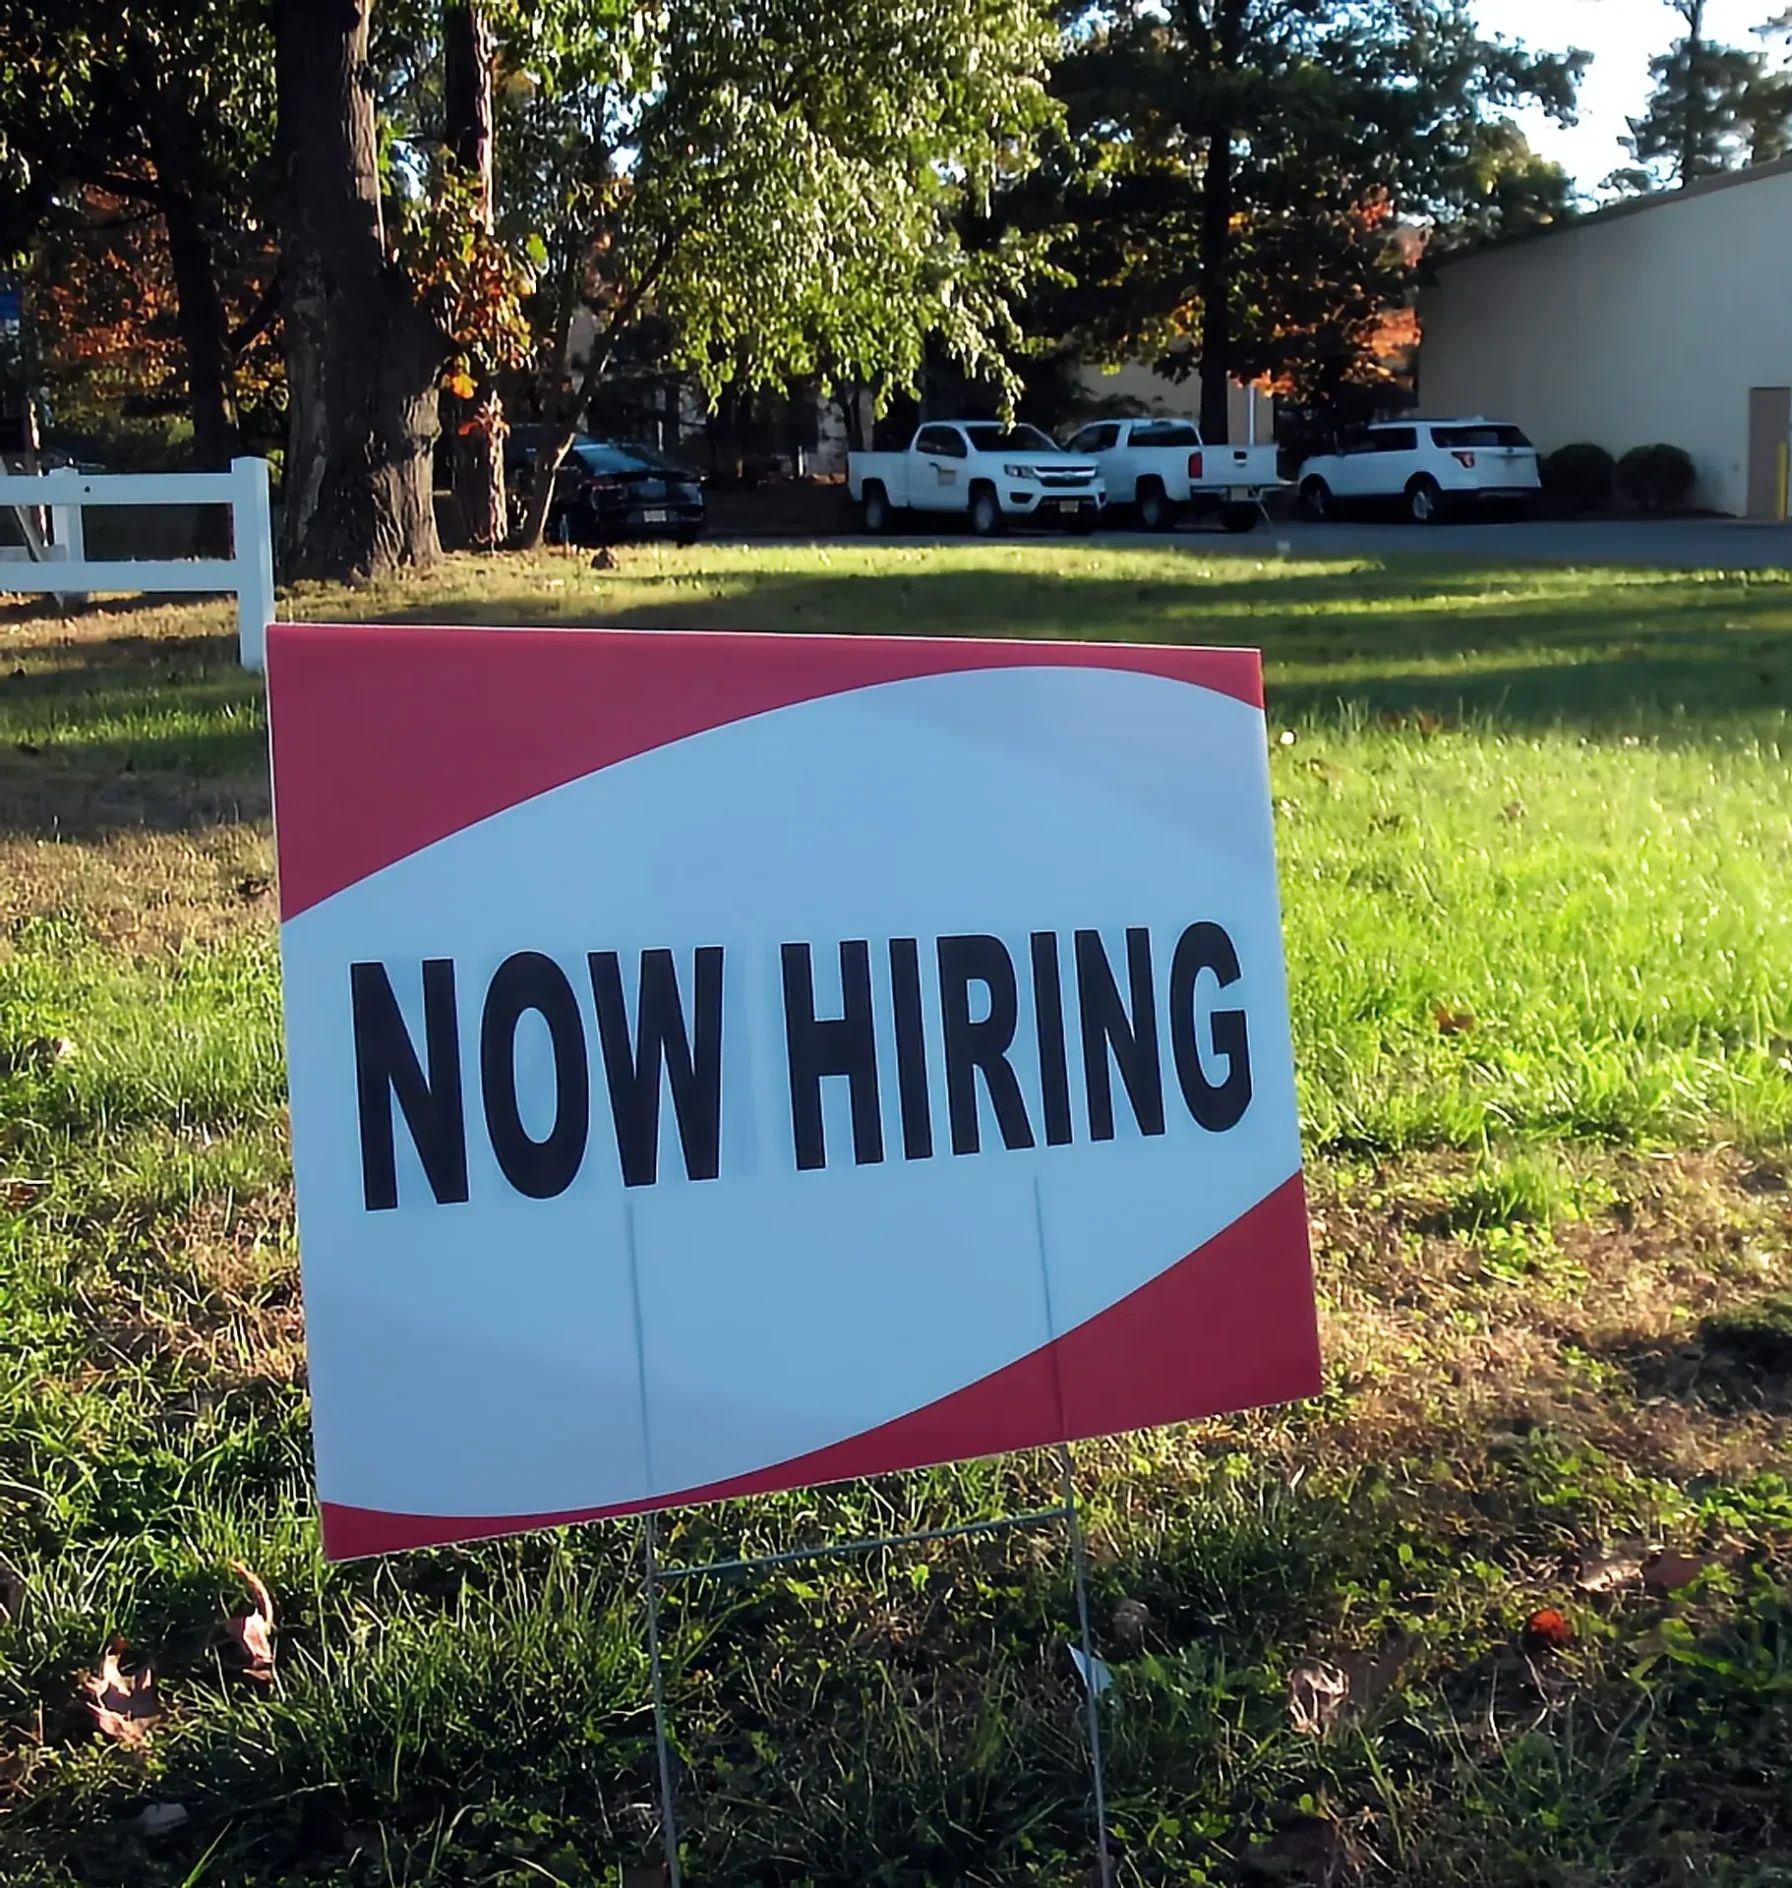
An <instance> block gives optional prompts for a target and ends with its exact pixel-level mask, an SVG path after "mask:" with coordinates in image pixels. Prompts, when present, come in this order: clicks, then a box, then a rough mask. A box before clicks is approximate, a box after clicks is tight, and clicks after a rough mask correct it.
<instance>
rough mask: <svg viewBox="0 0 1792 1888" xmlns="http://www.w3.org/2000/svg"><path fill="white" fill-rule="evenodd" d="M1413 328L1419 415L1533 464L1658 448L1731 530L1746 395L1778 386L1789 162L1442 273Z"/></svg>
mask: <svg viewBox="0 0 1792 1888" xmlns="http://www.w3.org/2000/svg"><path fill="white" fill-rule="evenodd" d="M1419 314H1420V321H1421V325H1422V329H1423V340H1422V342H1421V345H1420V350H1419V399H1420V405H1421V408H1422V410H1423V411H1425V412H1427V413H1437V414H1458V413H1461V414H1484V415H1486V416H1487V417H1489V418H1495V419H1509V420H1515V421H1516V422H1517V423H1518V424H1519V425H1520V426H1522V427H1523V428H1524V429H1525V431H1526V432H1528V433H1529V434H1530V435H1531V437H1532V438H1533V439H1534V440H1535V441H1536V442H1537V444H1538V445H1539V446H1540V447H1542V448H1543V449H1544V450H1545V451H1553V450H1554V449H1555V448H1556V447H1557V446H1564V445H1567V444H1569V443H1570V442H1573V441H1579V440H1587V441H1591V442H1592V443H1594V444H1596V445H1600V446H1604V447H1605V448H1606V450H1607V451H1608V452H1611V453H1613V454H1621V453H1623V452H1625V451H1627V450H1628V449H1629V448H1630V447H1632V446H1643V445H1650V444H1653V443H1654V442H1656V441H1666V442H1667V443H1668V444H1670V445H1675V446H1681V447H1684V448H1685V450H1686V451H1687V452H1689V453H1690V454H1691V455H1692V459H1693V464H1694V466H1695V467H1696V468H1697V471H1698V487H1697V491H1696V494H1695V497H1696V499H1697V501H1698V502H1699V503H1701V504H1705V505H1709V506H1711V507H1712V508H1713V509H1715V510H1718V511H1727V512H1735V513H1738V514H1740V513H1741V512H1743V511H1744V510H1745V509H1746V503H1747V499H1746V480H1747V454H1748V390H1749V388H1750V387H1767V386H1786V385H1788V384H1792V162H1781V163H1778V164H1772V165H1765V166H1763V167H1762V168H1761V170H1760V171H1759V172H1758V173H1756V174H1754V175H1749V176H1745V177H1741V178H1736V179H1716V180H1712V181H1710V182H1706V183H1703V184H1698V185H1694V186H1693V188H1692V189H1690V190H1688V191H1684V192H1680V193H1677V194H1676V195H1675V197H1674V198H1673V199H1672V200H1671V201H1668V202H1664V203H1655V204H1650V205H1648V206H1647V207H1640V206H1639V207H1636V208H1630V207H1626V208H1624V209H1621V210H1619V211H1616V212H1607V213H1605V214H1603V215H1600V216H1596V217H1593V218H1590V219H1589V220H1588V221H1587V222H1585V223H1582V224H1579V225H1576V226H1571V227H1569V228H1566V229H1562V230H1558V231H1554V232H1552V233H1551V234H1549V235H1546V236H1538V237H1534V238H1531V239H1528V240H1526V241H1523V242H1518V243H1514V244H1512V245H1510V246H1509V247H1506V248H1500V249H1492V250H1488V251H1486V252H1485V253H1483V254H1481V255H1478V256H1470V257H1466V258H1465V259H1463V260H1462V261H1460V262H1453V263H1449V264H1447V265H1445V266H1444V267H1443V268H1441V269H1440V270H1439V272H1438V280H1437V285H1436V286H1435V287H1434V288H1431V289H1429V290H1427V291H1426V292H1425V293H1424V294H1423V295H1422V296H1421V298H1420V303H1419Z"/></svg>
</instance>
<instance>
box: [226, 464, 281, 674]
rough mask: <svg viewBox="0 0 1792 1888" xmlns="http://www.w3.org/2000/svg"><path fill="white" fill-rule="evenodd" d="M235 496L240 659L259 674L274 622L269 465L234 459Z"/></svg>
mask: <svg viewBox="0 0 1792 1888" xmlns="http://www.w3.org/2000/svg"><path fill="white" fill-rule="evenodd" d="M230 470H231V472H232V473H233V474H234V475H235V478H236V492H235V495H234V496H233V498H232V500H231V505H230V550H231V556H232V558H233V559H234V560H235V563H236V628H237V649H238V657H239V660H240V661H241V662H242V665H243V667H244V668H245V669H251V670H253V671H255V672H256V673H257V674H259V673H260V672H261V671H262V670H263V669H265V668H266V667H267V661H268V625H269V624H270V623H271V622H272V621H273V620H274V521H273V512H272V510H271V509H270V507H269V504H268V462H267V461H266V460H265V459H232V460H231V462H230Z"/></svg>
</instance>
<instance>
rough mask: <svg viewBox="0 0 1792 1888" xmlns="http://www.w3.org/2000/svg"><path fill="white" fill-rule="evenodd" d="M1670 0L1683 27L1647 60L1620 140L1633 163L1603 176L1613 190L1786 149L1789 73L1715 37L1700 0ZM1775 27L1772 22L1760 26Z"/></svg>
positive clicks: (1729, 166)
mask: <svg viewBox="0 0 1792 1888" xmlns="http://www.w3.org/2000/svg"><path fill="white" fill-rule="evenodd" d="M1669 3H1670V4H1671V5H1672V7H1673V9H1674V11H1675V13H1677V14H1678V15H1679V17H1680V20H1681V23H1682V25H1683V26H1684V27H1685V31H1684V33H1683V34H1682V35H1681V37H1680V38H1679V39H1677V40H1676V41H1675V42H1674V44H1673V45H1672V46H1671V47H1670V48H1669V49H1668V51H1666V52H1665V53H1662V54H1660V55H1659V56H1657V57H1656V58H1654V59H1651V60H1650V61H1649V73H1650V77H1651V79H1652V80H1653V81H1654V87H1653V90H1652V91H1651V92H1650V94H1649V99H1648V103H1647V104H1646V105H1645V106H1644V108H1643V111H1642V113H1641V114H1640V116H1638V117H1635V118H1632V119H1631V120H1630V121H1629V122H1630V135H1629V136H1628V137H1627V138H1625V139H1624V140H1623V142H1624V145H1625V147H1626V148H1627V149H1628V150H1629V152H1630V154H1631V156H1632V157H1633V158H1634V159H1635V163H1634V165H1633V166H1631V167H1629V168H1626V169H1623V170H1618V171H1614V172H1613V173H1612V175H1611V176H1610V177H1608V178H1607V179H1606V182H1607V184H1608V185H1609V186H1611V187H1614V188H1617V189H1623V190H1650V189H1655V188H1658V187H1659V186H1660V185H1661V184H1662V183H1663V182H1664V181H1665V182H1671V183H1675V184H1679V185H1681V186H1683V187H1684V186H1685V185H1687V184H1690V183H1696V182H1697V181H1698V180H1699V178H1701V177H1709V176H1712V175H1714V174H1715V173H1717V172H1719V171H1724V170H1733V169H1735V168H1736V167H1737V166H1738V165H1740V164H1762V163H1766V162H1768V161H1769V160H1770V159H1772V158H1775V157H1781V156H1784V155H1785V153H1786V151H1787V150H1788V149H1789V148H1792V73H1789V72H1788V71H1787V70H1786V69H1785V67H1784V66H1783V65H1777V64H1775V63H1774V62H1773V61H1772V60H1770V59H1769V57H1768V56H1767V54H1766V53H1765V52H1764V51H1761V50H1759V49H1754V48H1743V47H1738V46H1723V45H1716V44H1713V43H1712V41H1711V40H1710V39H1709V38H1708V37H1707V36H1706V32H1705V0H1669ZM1775 30H1777V29H1776V24H1775V23H1773V22H1770V23H1769V24H1768V25H1767V26H1765V27H1763V28H1761V29H1760V31H1761V32H1762V34H1763V35H1766V34H1770V33H1772V32H1774V31H1775Z"/></svg>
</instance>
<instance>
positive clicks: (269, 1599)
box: [224, 1560, 274, 1685]
mask: <svg viewBox="0 0 1792 1888" xmlns="http://www.w3.org/2000/svg"><path fill="white" fill-rule="evenodd" d="M230 1571H231V1572H232V1573H234V1574H235V1575H236V1577H237V1578H238V1579H239V1580H241V1581H242V1583H243V1584H244V1586H246V1587H247V1588H248V1589H249V1597H250V1598H251V1599H253V1600H254V1602H255V1606H254V1610H253V1611H251V1612H247V1613H239V1614H237V1615H235V1616H234V1617H233V1618H231V1619H229V1620H227V1621H226V1622H225V1625H224V1632H225V1636H226V1637H227V1638H228V1639H229V1640H230V1642H231V1644H232V1645H234V1646H235V1647H236V1649H237V1651H238V1652H239V1653H240V1654H241V1655H242V1660H243V1674H244V1676H245V1677H247V1678H253V1679H256V1680H258V1681H259V1682H260V1683H262V1684H264V1685H265V1684H267V1683H269V1682H270V1681H271V1680H272V1678H273V1676H274V1641H273V1630H274V1598H273V1595H272V1594H271V1593H269V1591H268V1589H267V1584H266V1582H265V1581H263V1579H262V1578H261V1576H260V1574H258V1573H254V1572H251V1571H250V1569H249V1568H248V1567H246V1566H245V1565H244V1564H243V1563H242V1561H240V1560H233V1561H232V1562H231V1563H230Z"/></svg>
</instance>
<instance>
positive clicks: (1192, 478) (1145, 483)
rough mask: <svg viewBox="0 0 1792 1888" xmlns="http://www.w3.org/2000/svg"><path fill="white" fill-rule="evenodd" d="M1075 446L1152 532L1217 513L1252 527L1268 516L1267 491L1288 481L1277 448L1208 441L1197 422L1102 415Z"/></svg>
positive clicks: (1232, 523) (1232, 527) (1239, 526)
mask: <svg viewBox="0 0 1792 1888" xmlns="http://www.w3.org/2000/svg"><path fill="white" fill-rule="evenodd" d="M1070 450H1071V451H1072V452H1073V453H1076V454H1078V455H1079V456H1081V457H1084V458H1089V459H1093V460H1094V461H1095V463H1096V464H1097V465H1098V466H1100V468H1101V480H1102V483H1103V484H1104V485H1105V486H1106V487H1107V492H1108V503H1109V504H1110V505H1113V506H1115V507H1119V506H1122V505H1124V506H1126V507H1127V508H1128V514H1129V516H1131V517H1132V518H1133V519H1134V520H1135V521H1136V522H1137V523H1138V525H1139V526H1140V528H1141V529H1143V530H1146V531H1170V530H1173V529H1174V528H1175V525H1176V521H1177V519H1178V518H1183V517H1196V518H1199V517H1206V516H1209V515H1211V514H1213V513H1216V512H1217V513H1218V515H1219V521H1220V523H1221V524H1222V525H1223V526H1224V527H1225V529H1226V530H1228V531H1249V530H1251V529H1252V527H1253V526H1255V525H1256V524H1257V523H1258V522H1259V520H1260V519H1261V518H1262V517H1263V494H1264V493H1265V492H1269V491H1274V490H1275V489H1276V488H1277V487H1278V486H1280V485H1283V484H1285V483H1286V482H1287V481H1286V480H1284V479H1283V478H1282V477H1281V476H1280V475H1279V474H1278V473H1277V471H1276V449H1275V447H1274V446H1207V445H1203V444H1202V443H1201V434H1200V429H1199V428H1198V427H1197V426H1196V425H1195V423H1194V421H1193V420H1163V419H1157V420H1152V419H1139V420H1097V421H1095V422H1094V423H1093V424H1092V425H1089V426H1085V427H1084V428H1083V430H1082V431H1081V432H1080V433H1078V434H1077V435H1076V436H1075V438H1073V439H1072V440H1071V442H1070Z"/></svg>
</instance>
